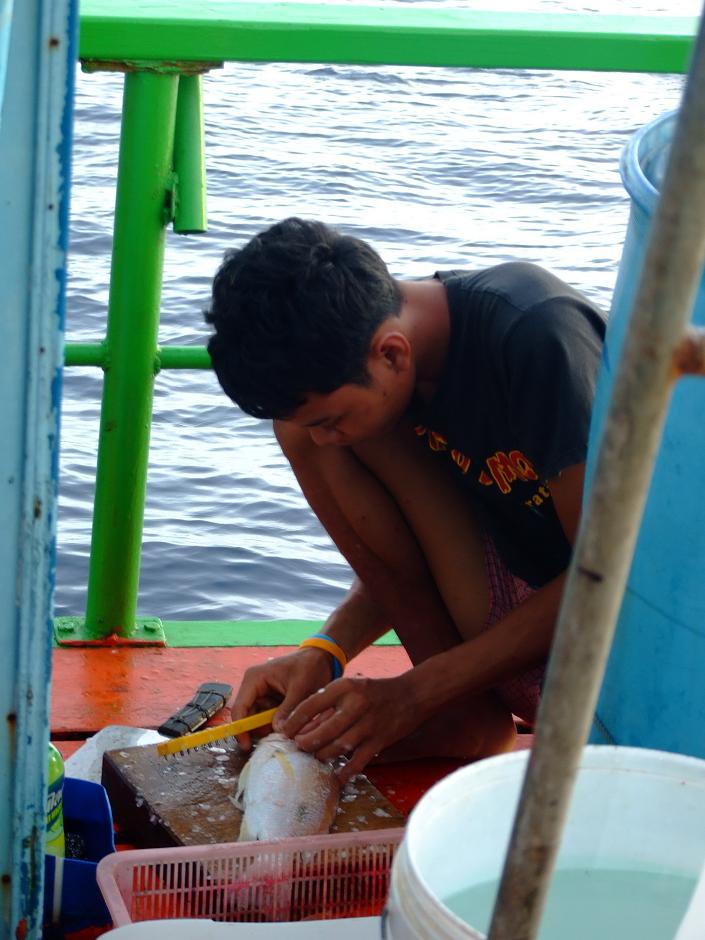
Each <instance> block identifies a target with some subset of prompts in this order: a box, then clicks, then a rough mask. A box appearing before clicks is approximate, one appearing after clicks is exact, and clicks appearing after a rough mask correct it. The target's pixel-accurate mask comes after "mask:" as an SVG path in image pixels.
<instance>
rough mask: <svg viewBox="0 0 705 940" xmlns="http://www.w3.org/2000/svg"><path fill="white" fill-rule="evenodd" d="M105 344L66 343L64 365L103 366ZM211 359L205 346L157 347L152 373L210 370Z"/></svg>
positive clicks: (105, 355)
mask: <svg viewBox="0 0 705 940" xmlns="http://www.w3.org/2000/svg"><path fill="white" fill-rule="evenodd" d="M106 357H107V347H106V345H105V343H66V345H65V347H64V364H65V365H67V366H95V367H96V368H99V369H102V368H103V367H104V366H105V362H106ZM210 367H211V357H210V356H209V355H208V350H207V349H206V347H205V346H159V347H157V352H156V356H155V359H154V371H155V372H159V371H161V370H162V369H210Z"/></svg>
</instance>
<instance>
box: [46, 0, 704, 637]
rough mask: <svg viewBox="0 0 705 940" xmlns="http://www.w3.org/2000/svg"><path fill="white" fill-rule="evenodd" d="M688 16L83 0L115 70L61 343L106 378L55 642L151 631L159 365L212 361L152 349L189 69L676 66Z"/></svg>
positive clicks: (196, 207)
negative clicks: (89, 264) (81, 269)
mask: <svg viewBox="0 0 705 940" xmlns="http://www.w3.org/2000/svg"><path fill="white" fill-rule="evenodd" d="M696 27H697V21H696V19H695V18H693V17H665V18H664V17H658V18H656V17H634V16H575V15H562V14H559V15H544V14H522V13H519V14H514V13H491V12H486V13H485V12H477V11H467V10H453V9H418V8H417V9H413V8H408V7H398V8H377V7H369V6H360V7H356V6H351V5H341V6H330V5H320V4H319V5H314V4H296V3H291V4H288V3H287V4H280V3H279V4H269V3H262V4H253V5H247V4H238V3H233V4H229V5H228V6H227V7H224V6H221V5H216V6H213V7H210V6H208V5H204V6H201V5H200V4H198V3H197V2H195V0H173V2H171V3H165V5H164V11H163V12H159V13H157V12H156V10H155V5H154V4H149V5H147V7H146V8H145V5H144V4H142V3H141V0H84V2H83V4H82V8H81V30H80V58H81V60H82V62H83V65H84V68H85V69H86V70H88V71H96V70H112V71H115V70H117V71H121V72H124V73H125V90H124V106H123V113H122V129H121V144H120V159H119V168H118V182H117V201H116V212H115V233H114V241H113V255H112V270H111V280H110V299H109V305H108V323H107V333H106V336H105V339H104V340H103V341H102V342H94V343H68V344H67V346H66V356H65V362H66V365H67V366H96V367H99V368H101V369H103V371H104V374H105V380H104V386H103V398H102V409H101V421H100V438H99V447H98V466H97V476H96V494H95V506H94V518H93V533H92V542H91V558H90V569H89V579H88V598H87V605H86V612H85V617H84V618H80V617H67V618H58V619H57V621H56V624H55V635H56V639H57V641H58V642H59V643H62V644H86V643H108V642H113V643H150V644H153V643H163V642H164V633H163V630H162V626H161V623H160V621H159V620H158V619H157V618H149V619H146V620H144V619H138V618H137V617H136V608H137V592H138V581H139V569H140V561H141V544H142V528H143V521H144V503H145V491H146V479H147V462H148V449H149V437H150V425H151V417H152V400H153V387H154V378H155V375H156V374H157V373H158V372H159V371H160V370H161V369H205V368H209V367H210V360H209V357H208V353H207V351H206V350H205V349H204V348H203V347H184V346H173V347H161V348H160V347H159V346H158V345H157V333H158V325H159V306H160V294H161V282H162V266H163V253H164V241H165V231H166V227H167V225H169V224H173V227H174V231H176V232H181V233H186V232H189V233H191V232H200V231H204V230H205V228H206V211H205V170H204V167H205V159H204V143H203V103H202V88H201V74H200V73H202V72H203V71H205V70H207V69H210V68H214V67H218V66H219V65H221V64H222V62H223V61H225V60H228V61H235V60H239V61H280V62H329V63H336V62H346V63H358V64H360V63H362V64H372V63H385V64H390V65H419V66H428V65H432V66H451V67H452V66H456V67H457V66H460V67H484V68H542V69H585V70H602V71H641V72H681V73H682V72H685V71H686V69H687V64H688V58H689V55H690V51H691V48H692V43H693V38H694V35H695V32H696Z"/></svg>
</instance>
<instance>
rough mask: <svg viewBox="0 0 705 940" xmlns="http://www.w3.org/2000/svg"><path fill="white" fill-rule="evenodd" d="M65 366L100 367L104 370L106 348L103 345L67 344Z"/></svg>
mask: <svg viewBox="0 0 705 940" xmlns="http://www.w3.org/2000/svg"><path fill="white" fill-rule="evenodd" d="M64 365H66V366H98V367H99V368H101V369H102V368H103V366H104V365H105V346H104V345H103V343H66V345H65V346H64Z"/></svg>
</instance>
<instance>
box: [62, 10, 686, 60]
mask: <svg viewBox="0 0 705 940" xmlns="http://www.w3.org/2000/svg"><path fill="white" fill-rule="evenodd" d="M488 6H489V4H488ZM517 6H520V4H517ZM696 26H697V21H696V19H695V18H694V17H678V16H674V17H654V16H623V15H618V14H615V15H608V16H604V15H600V16H597V15H587V14H586V15H575V14H562V13H556V14H548V13H521V12H518V13H515V12H507V11H492V10H491V9H488V10H487V11H477V10H459V9H452V8H443V7H442V6H440V5H436V6H434V7H432V8H430V7H426V8H415V7H413V6H406V5H405V6H399V7H376V6H369V5H364V6H363V5H359V6H357V5H354V4H320V3H319V4H313V3H269V2H266V3H227V4H224V3H219V2H214V0H200V2H199V0H169V2H164V3H163V4H159V5H158V4H155V3H144V2H143V0H83V2H82V5H81V38H80V56H81V58H82V59H89V60H90V59H97V60H121V61H126V62H130V61H132V62H139V61H141V60H152V61H154V60H162V61H166V62H169V61H173V60H183V61H194V60H209V59H210V60H213V59H222V60H226V61H265V62H330V63H337V62H346V63H360V64H385V63H386V64H388V65H434V66H436V65H438V66H465V67H481V68H542V69H589V70H595V71H625V72H631V71H640V72H684V71H685V70H686V68H687V64H688V58H689V54H690V50H691V47H692V43H693V37H694V35H695V31H696Z"/></svg>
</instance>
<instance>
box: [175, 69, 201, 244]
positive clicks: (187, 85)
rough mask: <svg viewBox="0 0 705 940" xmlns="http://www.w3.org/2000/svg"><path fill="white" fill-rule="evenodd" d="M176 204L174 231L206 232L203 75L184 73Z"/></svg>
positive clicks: (178, 114) (179, 106)
mask: <svg viewBox="0 0 705 940" xmlns="http://www.w3.org/2000/svg"><path fill="white" fill-rule="evenodd" d="M174 172H175V173H176V205H175V206H174V231H175V232H177V233H178V234H179V235H193V234H196V233H198V232H205V231H206V230H207V228H208V221H207V219H206V144H205V135H204V130H203V76H201V75H182V76H180V78H179V95H178V99H177V104H176V127H175V130H174Z"/></svg>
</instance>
